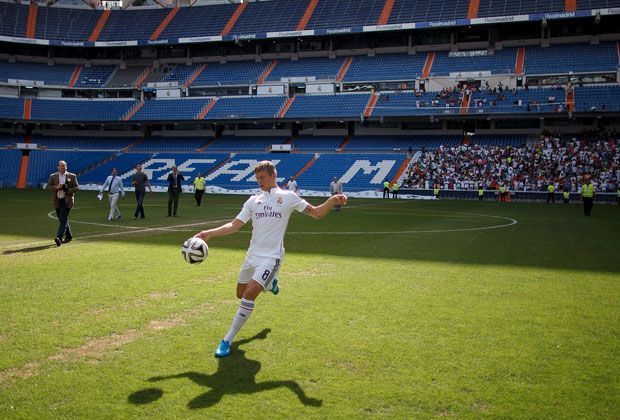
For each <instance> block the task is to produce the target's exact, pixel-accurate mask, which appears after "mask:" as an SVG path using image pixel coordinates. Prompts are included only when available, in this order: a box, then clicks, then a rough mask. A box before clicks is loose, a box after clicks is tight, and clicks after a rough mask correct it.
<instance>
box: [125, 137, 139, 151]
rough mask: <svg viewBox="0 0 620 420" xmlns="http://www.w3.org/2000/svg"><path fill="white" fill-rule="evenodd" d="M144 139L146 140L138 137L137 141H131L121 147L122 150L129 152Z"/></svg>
mask: <svg viewBox="0 0 620 420" xmlns="http://www.w3.org/2000/svg"><path fill="white" fill-rule="evenodd" d="M142 140H144V139H142V138H139V139H137V140H136V141H134V142H133V143H129V144H128V145H127V146H125V147H123V148H122V149H121V151H122V152H128V151H130V150H131V149H133V148H134V147H136V145H137V144H139V143H140V142H141V141H142Z"/></svg>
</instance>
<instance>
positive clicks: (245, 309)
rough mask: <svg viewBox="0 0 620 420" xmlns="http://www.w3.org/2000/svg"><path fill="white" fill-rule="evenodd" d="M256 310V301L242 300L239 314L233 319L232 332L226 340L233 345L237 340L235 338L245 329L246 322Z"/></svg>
mask: <svg viewBox="0 0 620 420" xmlns="http://www.w3.org/2000/svg"><path fill="white" fill-rule="evenodd" d="M253 310H254V301H253V300H248V299H241V303H240V304H239V309H237V313H236V314H235V317H234V318H233V321H232V325H231V326H230V330H228V334H226V337H224V340H226V341H228V342H229V343H232V341H233V340H234V339H235V336H236V335H237V333H238V332H239V330H240V329H241V327H243V325H244V324H245V322H246V321H247V320H248V318H249V317H250V315H252V311H253Z"/></svg>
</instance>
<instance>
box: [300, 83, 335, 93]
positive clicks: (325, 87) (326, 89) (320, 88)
mask: <svg viewBox="0 0 620 420" xmlns="http://www.w3.org/2000/svg"><path fill="white" fill-rule="evenodd" d="M334 90H335V89H334V84H333V83H317V84H311V85H308V84H307V85H306V93H334Z"/></svg>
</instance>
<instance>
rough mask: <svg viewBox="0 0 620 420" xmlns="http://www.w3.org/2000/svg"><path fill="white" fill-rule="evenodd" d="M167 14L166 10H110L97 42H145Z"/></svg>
mask: <svg viewBox="0 0 620 420" xmlns="http://www.w3.org/2000/svg"><path fill="white" fill-rule="evenodd" d="M167 14H168V10H167V9H159V8H158V9H150V10H112V13H111V14H110V18H109V19H108V21H107V22H106V24H105V26H104V27H103V30H102V31H101V34H100V35H99V39H98V40H99V41H123V40H147V39H149V37H150V36H151V34H152V33H153V32H155V29H157V27H158V26H159V24H160V23H161V21H163V20H164V18H165V17H166V15H167Z"/></svg>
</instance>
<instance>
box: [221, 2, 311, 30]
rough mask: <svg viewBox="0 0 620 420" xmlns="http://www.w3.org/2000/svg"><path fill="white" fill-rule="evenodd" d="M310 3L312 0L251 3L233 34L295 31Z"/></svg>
mask: <svg viewBox="0 0 620 420" xmlns="http://www.w3.org/2000/svg"><path fill="white" fill-rule="evenodd" d="M309 2H310V0H297V1H294V2H291V1H287V0H273V1H264V2H250V3H248V5H247V7H246V8H245V10H244V12H243V13H242V14H241V16H240V17H239V19H238V20H237V22H236V23H235V26H233V28H232V31H231V33H234V34H255V33H263V32H269V31H275V30H278V31H294V30H295V28H296V27H297V22H298V21H299V20H300V19H301V17H302V15H303V14H304V11H305V10H306V8H307V7H308V3H309Z"/></svg>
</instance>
